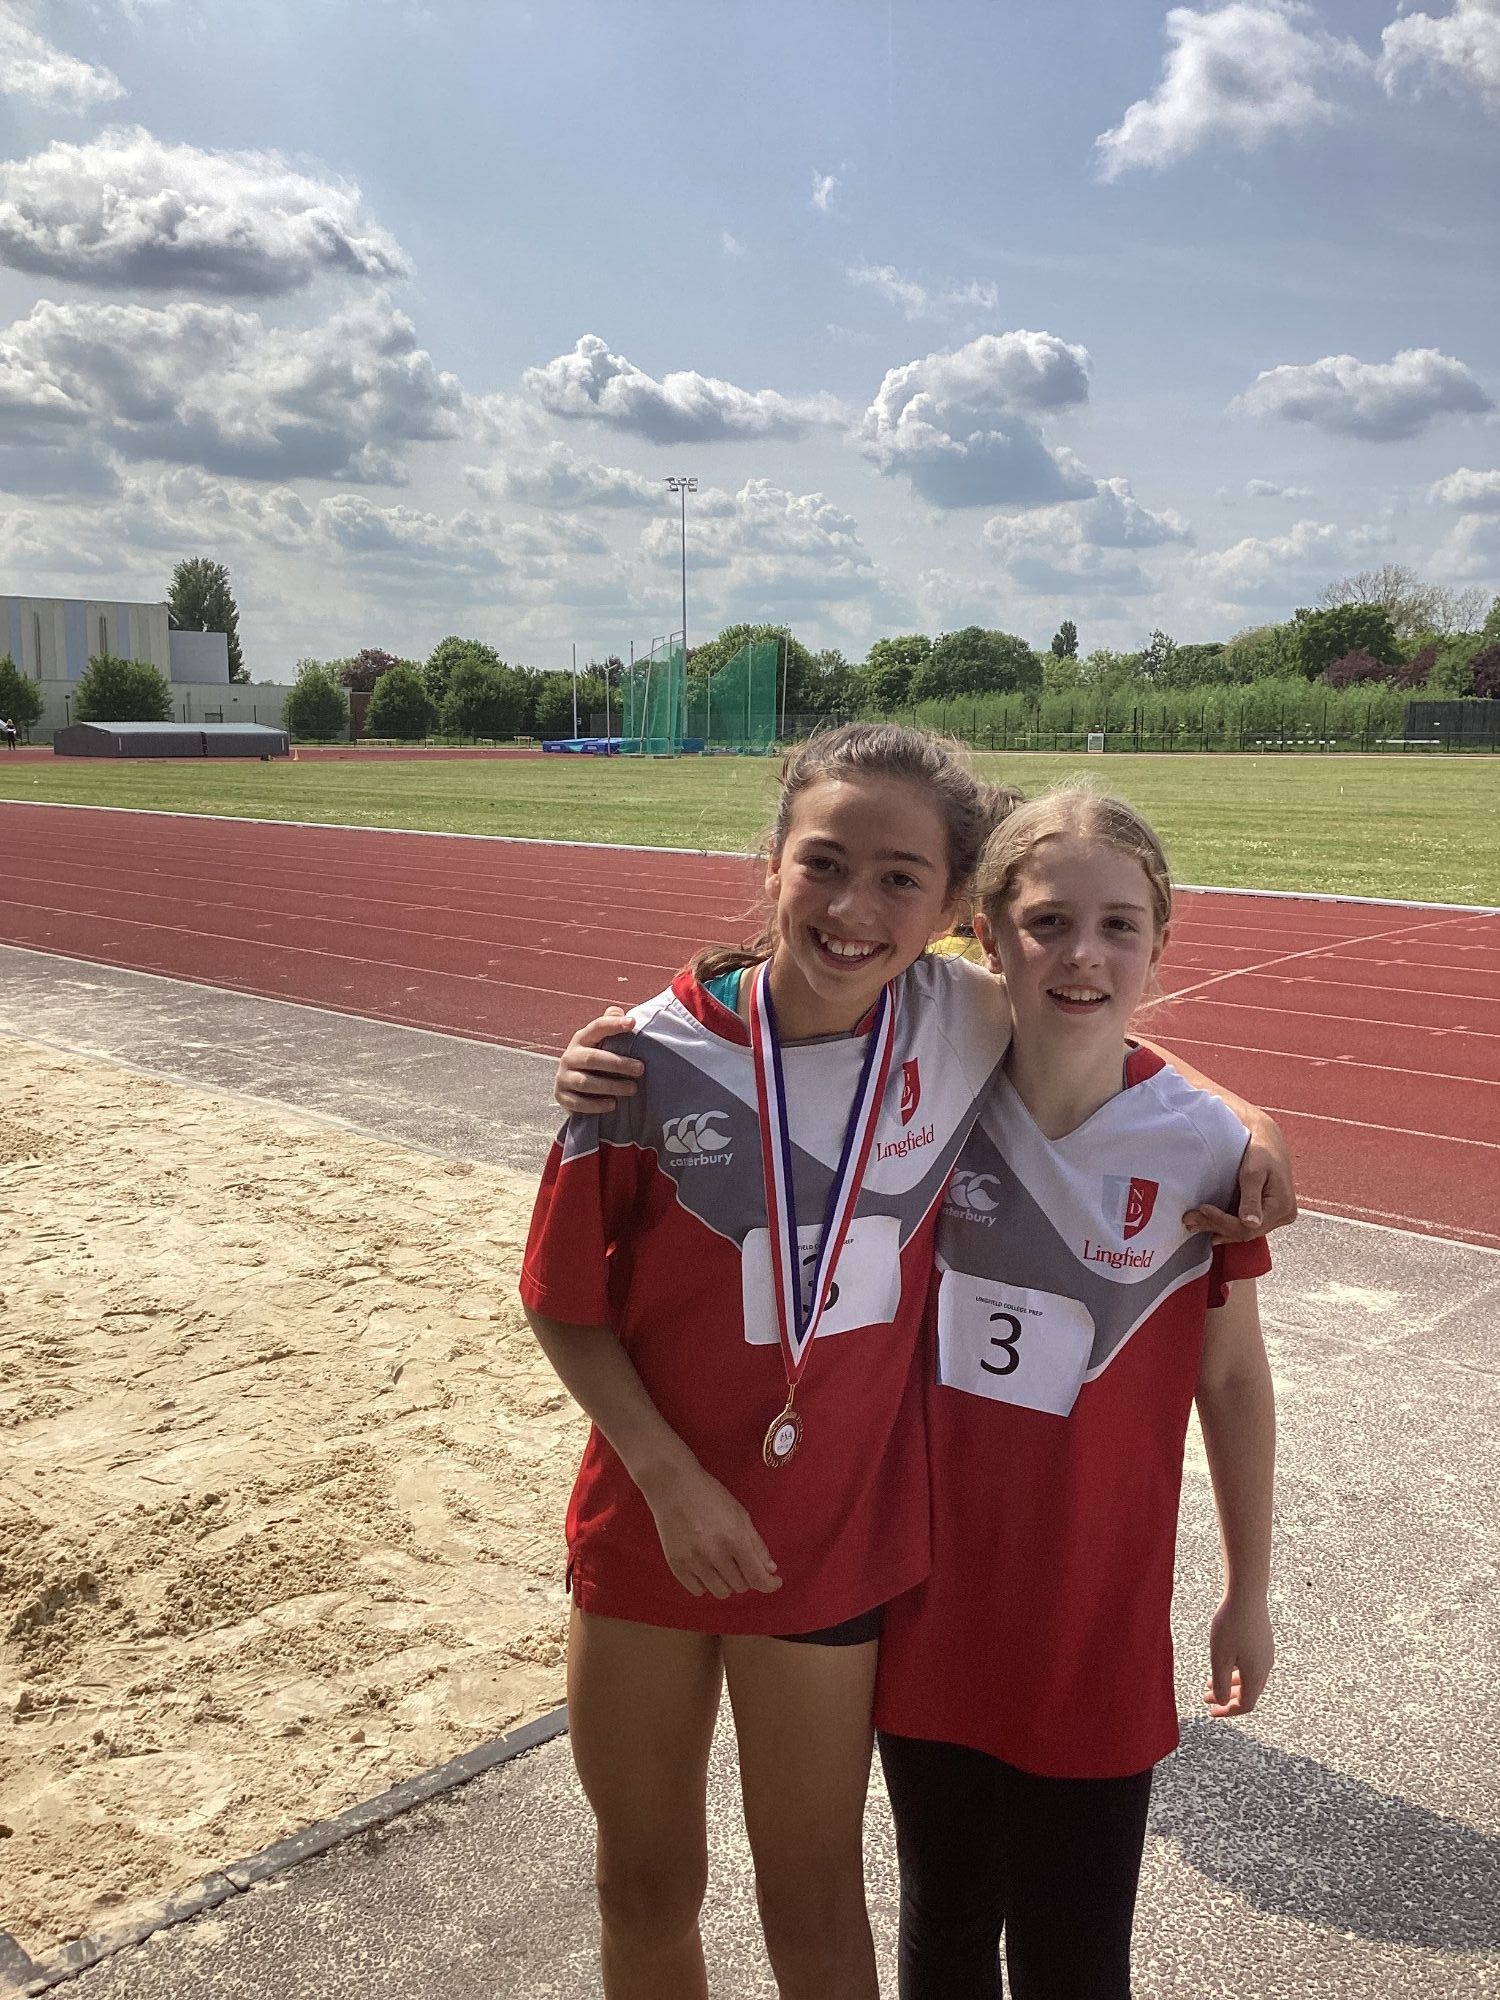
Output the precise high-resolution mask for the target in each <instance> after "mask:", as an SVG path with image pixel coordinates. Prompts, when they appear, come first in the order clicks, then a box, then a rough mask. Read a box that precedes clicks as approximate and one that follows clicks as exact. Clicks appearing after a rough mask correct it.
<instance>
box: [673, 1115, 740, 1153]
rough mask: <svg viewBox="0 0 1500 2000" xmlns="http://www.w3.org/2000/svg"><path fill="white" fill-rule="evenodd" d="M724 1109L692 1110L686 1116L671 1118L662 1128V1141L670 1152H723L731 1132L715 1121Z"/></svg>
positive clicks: (720, 1116) (722, 1116) (721, 1116)
mask: <svg viewBox="0 0 1500 2000" xmlns="http://www.w3.org/2000/svg"><path fill="white" fill-rule="evenodd" d="M727 1115H728V1114H727V1113H726V1112H723V1111H690V1112H689V1113H688V1115H687V1117H685V1118H669V1119H667V1121H666V1123H665V1124H664V1125H663V1126H662V1128H661V1136H662V1143H663V1144H664V1145H665V1146H666V1149H667V1151H668V1152H669V1153H722V1152H723V1150H724V1148H725V1147H726V1146H727V1145H728V1144H729V1134H728V1133H727V1132H721V1131H720V1130H719V1127H718V1126H717V1125H716V1124H715V1123H714V1120H715V1119H719V1118H724V1117H726V1116H727Z"/></svg>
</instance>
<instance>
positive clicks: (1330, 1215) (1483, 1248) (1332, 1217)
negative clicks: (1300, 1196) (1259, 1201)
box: [1270, 1202, 1500, 1257]
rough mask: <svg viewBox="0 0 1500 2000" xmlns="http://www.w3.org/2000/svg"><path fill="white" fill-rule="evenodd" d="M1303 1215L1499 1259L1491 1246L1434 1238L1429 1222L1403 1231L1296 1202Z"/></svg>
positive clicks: (1461, 1239) (1498, 1250)
mask: <svg viewBox="0 0 1500 2000" xmlns="http://www.w3.org/2000/svg"><path fill="white" fill-rule="evenodd" d="M1304 1215H1315V1216H1316V1217H1317V1218H1318V1220H1319V1221H1320V1222H1343V1223H1347V1224H1348V1226H1349V1228H1351V1229H1378V1230H1379V1231H1380V1233H1381V1235H1382V1236H1407V1237H1410V1236H1420V1237H1421V1239H1422V1241H1423V1242H1424V1243H1451V1244H1453V1245H1454V1246H1455V1248H1457V1249H1460V1250H1477V1251H1478V1252H1479V1254H1480V1256H1481V1257H1500V1248H1497V1247H1496V1246H1494V1245H1493V1244H1489V1243H1475V1242H1473V1241H1472V1240H1471V1239H1470V1238H1469V1237H1467V1236H1434V1235H1432V1234H1430V1233H1429V1232H1430V1230H1431V1229H1432V1227H1433V1225H1432V1224H1431V1223H1430V1222H1429V1223H1427V1224H1425V1225H1424V1226H1421V1227H1417V1226H1415V1218H1413V1224H1414V1226H1413V1227H1411V1228H1409V1229H1403V1228H1401V1227H1400V1226H1399V1224H1397V1223H1394V1222H1366V1220H1365V1218H1364V1217H1363V1216H1362V1215H1340V1214H1339V1212H1338V1210H1337V1209H1335V1208H1313V1207H1309V1206H1307V1205H1306V1204H1304V1203H1302V1202H1298V1204H1297V1218H1298V1220H1299V1221H1300V1220H1301V1218H1302V1217H1303V1216H1304ZM1270 1240H1271V1241H1272V1242H1273V1243H1274V1242H1275V1241H1276V1232H1275V1231H1274V1230H1273V1231H1272V1232H1271V1239H1270Z"/></svg>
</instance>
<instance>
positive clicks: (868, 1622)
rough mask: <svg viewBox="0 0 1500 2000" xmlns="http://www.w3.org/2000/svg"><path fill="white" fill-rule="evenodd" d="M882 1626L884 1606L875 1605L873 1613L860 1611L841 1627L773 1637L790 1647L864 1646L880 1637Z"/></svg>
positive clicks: (830, 1626) (780, 1633)
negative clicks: (782, 1640) (783, 1641)
mask: <svg viewBox="0 0 1500 2000" xmlns="http://www.w3.org/2000/svg"><path fill="white" fill-rule="evenodd" d="M884 1624H885V1606H884V1605H883V1604H877V1605H876V1606H875V1609H874V1610H873V1611H861V1612H860V1613H859V1615H858V1617H856V1618H846V1619H845V1620H844V1622H843V1624H842V1625H825V1626H824V1627H823V1629H822V1631H821V1632H778V1633H776V1635H775V1636H776V1637H777V1638H778V1639H784V1640H785V1641H786V1643H787V1644H788V1645H790V1646H864V1645H868V1644H869V1642H870V1640H871V1639H878V1638H879V1637H880V1633H881V1629H882V1627H883V1626H884Z"/></svg>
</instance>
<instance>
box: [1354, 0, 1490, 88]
mask: <svg viewBox="0 0 1500 2000" xmlns="http://www.w3.org/2000/svg"><path fill="white" fill-rule="evenodd" d="M1379 71H1380V80H1381V82H1382V83H1383V84H1384V85H1385V87H1386V89H1387V91H1389V92H1392V93H1394V91H1395V90H1396V88H1397V86H1398V84H1399V83H1400V82H1401V81H1402V80H1403V79H1404V78H1407V77H1415V79H1416V80H1417V81H1418V82H1419V83H1420V82H1421V81H1423V80H1426V79H1431V80H1432V81H1433V82H1436V83H1442V84H1446V85H1448V86H1449V88H1450V89H1454V90H1471V91H1473V92H1474V93H1475V94H1476V95H1477V96H1478V97H1479V98H1480V100H1481V101H1482V102H1483V103H1485V104H1487V105H1488V106H1489V108H1490V109H1491V110H1492V111H1500V5H1497V4H1496V0H1455V5H1454V6H1453V8H1452V10H1451V11H1450V12H1449V13H1447V14H1437V15H1434V14H1407V15H1405V16H1404V17H1403V18H1402V19H1401V20H1397V21H1392V22H1391V24H1390V26H1389V27H1388V28H1387V29H1386V30H1385V32H1384V33H1383V34H1382V35H1381V37H1380V62H1379Z"/></svg>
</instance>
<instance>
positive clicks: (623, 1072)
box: [552, 1007, 646, 1118]
mask: <svg viewBox="0 0 1500 2000" xmlns="http://www.w3.org/2000/svg"><path fill="white" fill-rule="evenodd" d="M634 1026H635V1022H634V1021H633V1020H632V1019H631V1017H630V1015H629V1014H627V1013H626V1011H625V1009H624V1008H623V1007H606V1008H605V1010H604V1012H603V1013H602V1014H600V1015H598V1016H597V1017H596V1018H595V1019H594V1020H592V1021H590V1022H589V1024H588V1026H587V1027H586V1028H580V1029H579V1030H578V1032H577V1034H575V1035H574V1037H573V1039H572V1041H571V1042H569V1044H568V1046H567V1047H566V1048H565V1049H564V1050H563V1053H562V1060H561V1062H559V1063H558V1065H557V1075H556V1077H555V1078H554V1079H553V1083H552V1095H553V1096H554V1097H555V1098H556V1100H557V1102H558V1103H559V1104H560V1105H561V1106H562V1108H563V1110H564V1111H566V1112H567V1113H568V1114H569V1115H570V1116H573V1115H577V1114H579V1113H581V1114H582V1115H583V1116H584V1117H586V1118H602V1117H603V1116H604V1114H605V1112H606V1111H613V1110H614V1108H615V1105H616V1104H617V1103H618V1102H619V1100H620V1099H621V1098H622V1097H634V1096H635V1081H634V1080H635V1078H636V1077H638V1076H644V1074H645V1071H646V1065H645V1064H644V1063H642V1062H637V1061H636V1059H635V1057H634V1056H621V1055H616V1054H615V1052H614V1051H613V1050H612V1049H603V1048H600V1046H599V1044H600V1043H601V1042H605V1041H608V1040H609V1038H610V1037H611V1036H612V1035H625V1034H628V1033H629V1032H630V1030H631V1029H632V1028H633V1027H634Z"/></svg>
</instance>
